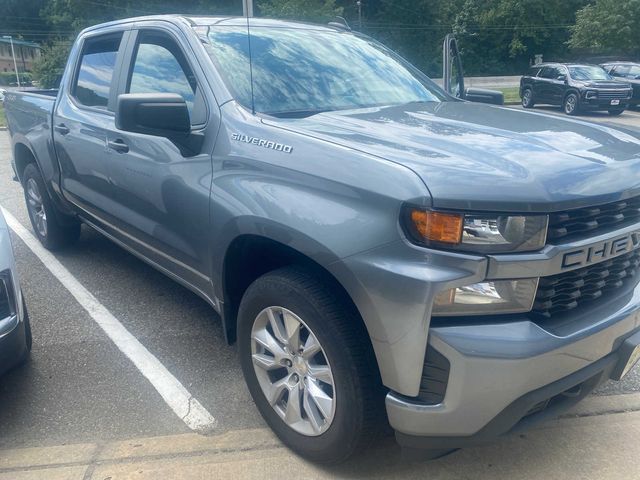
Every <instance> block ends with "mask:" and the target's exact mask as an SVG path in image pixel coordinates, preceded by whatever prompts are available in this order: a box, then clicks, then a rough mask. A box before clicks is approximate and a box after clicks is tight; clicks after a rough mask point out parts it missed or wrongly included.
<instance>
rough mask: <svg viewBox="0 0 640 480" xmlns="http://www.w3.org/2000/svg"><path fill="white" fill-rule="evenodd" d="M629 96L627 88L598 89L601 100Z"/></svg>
mask: <svg viewBox="0 0 640 480" xmlns="http://www.w3.org/2000/svg"><path fill="white" fill-rule="evenodd" d="M628 96H629V91H628V90H599V91H598V98H600V99H602V100H614V99H623V98H627V97H628Z"/></svg>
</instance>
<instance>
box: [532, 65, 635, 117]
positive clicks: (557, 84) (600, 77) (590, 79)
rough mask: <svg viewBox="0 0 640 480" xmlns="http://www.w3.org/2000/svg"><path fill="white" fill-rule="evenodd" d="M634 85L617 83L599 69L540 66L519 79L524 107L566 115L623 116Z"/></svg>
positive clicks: (587, 66)
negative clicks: (545, 107) (587, 112)
mask: <svg viewBox="0 0 640 480" xmlns="http://www.w3.org/2000/svg"><path fill="white" fill-rule="evenodd" d="M632 93H633V90H632V88H631V85H630V84H628V83H623V82H619V81H616V80H614V79H613V78H612V77H611V76H610V75H609V74H608V73H607V72H606V71H605V70H604V69H603V68H602V67H600V66H598V65H578V64H563V63H541V64H538V65H535V66H533V67H530V69H529V71H528V72H527V74H526V75H524V76H523V77H522V78H521V79H520V98H522V106H523V107H525V108H532V107H533V106H534V105H535V104H536V103H545V104H549V105H560V106H562V109H563V110H564V112H565V113H566V114H567V115H577V114H578V113H580V111H583V110H608V111H609V113H610V114H611V115H620V114H621V113H622V112H624V110H625V109H626V108H627V106H628V105H629V101H630V100H631V97H632Z"/></svg>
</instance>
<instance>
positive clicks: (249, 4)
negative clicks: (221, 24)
mask: <svg viewBox="0 0 640 480" xmlns="http://www.w3.org/2000/svg"><path fill="white" fill-rule="evenodd" d="M242 15H243V16H245V17H253V0H242Z"/></svg>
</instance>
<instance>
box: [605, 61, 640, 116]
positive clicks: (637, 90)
mask: <svg viewBox="0 0 640 480" xmlns="http://www.w3.org/2000/svg"><path fill="white" fill-rule="evenodd" d="M602 68H604V69H605V70H606V71H607V73H609V75H611V76H612V77H613V78H615V79H616V80H620V81H623V82H628V83H630V84H631V86H632V87H633V98H632V99H631V101H630V102H629V105H631V106H634V107H637V106H638V105H640V63H633V62H608V63H603V64H602Z"/></svg>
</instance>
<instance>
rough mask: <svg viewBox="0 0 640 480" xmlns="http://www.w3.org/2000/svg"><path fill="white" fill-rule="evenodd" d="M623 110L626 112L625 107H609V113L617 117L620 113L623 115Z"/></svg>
mask: <svg viewBox="0 0 640 480" xmlns="http://www.w3.org/2000/svg"><path fill="white" fill-rule="evenodd" d="M622 112H624V108H610V109H609V115H611V116H612V117H617V116H618V115H622Z"/></svg>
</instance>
